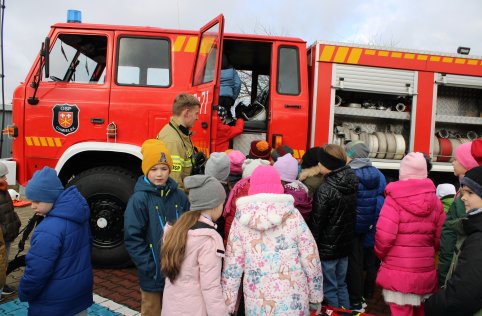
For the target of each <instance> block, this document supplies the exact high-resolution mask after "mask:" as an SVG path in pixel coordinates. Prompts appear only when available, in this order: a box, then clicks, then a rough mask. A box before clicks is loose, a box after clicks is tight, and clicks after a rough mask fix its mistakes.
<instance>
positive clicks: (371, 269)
mask: <svg viewBox="0 0 482 316" xmlns="http://www.w3.org/2000/svg"><path fill="white" fill-rule="evenodd" d="M386 186H387V181H386V179H385V176H383V177H380V186H379V188H378V191H377V208H376V211H375V220H374V221H373V223H372V225H371V226H370V229H369V231H368V233H367V234H366V236H365V239H364V240H363V268H364V269H365V271H366V273H365V282H364V290H363V293H364V297H365V298H367V299H370V298H373V292H374V291H375V280H376V278H377V272H378V268H379V267H380V260H378V258H377V256H376V255H375V250H374V247H375V233H376V227H377V222H378V218H379V217H380V211H381V210H382V207H383V203H384V202H385V195H384V193H385V187H386Z"/></svg>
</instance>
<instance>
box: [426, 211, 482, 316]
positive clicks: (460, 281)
mask: <svg viewBox="0 0 482 316" xmlns="http://www.w3.org/2000/svg"><path fill="white" fill-rule="evenodd" d="M461 220H462V225H463V230H464V232H465V234H466V235H467V237H466V239H465V241H464V243H463V245H462V248H461V249H460V254H459V257H458V261H457V266H456V268H455V271H454V272H453V274H452V277H451V278H450V280H449V281H448V282H447V286H446V287H445V288H444V289H441V290H440V291H438V292H437V293H435V294H434V295H432V296H431V297H430V298H429V299H428V300H427V301H426V302H425V304H424V305H425V315H437V316H442V315H473V314H475V313H476V312H477V311H479V310H480V309H482V282H481V281H480V280H482V250H481V249H482V208H481V209H478V210H476V211H473V212H471V213H469V214H467V217H465V218H463V219H461Z"/></svg>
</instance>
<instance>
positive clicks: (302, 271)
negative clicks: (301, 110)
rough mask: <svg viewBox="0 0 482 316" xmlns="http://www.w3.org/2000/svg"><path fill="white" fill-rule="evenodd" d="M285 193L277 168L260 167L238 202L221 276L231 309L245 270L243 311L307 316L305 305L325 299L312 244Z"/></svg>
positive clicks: (233, 307) (247, 313) (251, 314)
mask: <svg viewBox="0 0 482 316" xmlns="http://www.w3.org/2000/svg"><path fill="white" fill-rule="evenodd" d="M283 192H284V189H283V186H282V185H281V181H280V178H279V175H278V173H277V172H276V170H275V169H274V168H273V167H272V166H258V167H257V168H256V169H255V170H254V172H253V174H252V176H251V180H250V185H249V190H248V196H245V197H242V198H240V199H238V200H237V201H236V206H237V212H236V218H235V220H234V222H233V227H232V230H231V233H230V235H229V241H228V245H227V248H226V258H225V262H224V270H223V278H222V284H223V291H224V296H225V299H226V304H227V305H228V311H229V312H230V313H232V312H233V311H234V309H235V304H236V297H237V294H238V289H239V285H240V282H241V275H242V273H243V272H244V280H243V289H244V301H245V312H246V315H250V316H254V315H267V314H269V315H279V316H282V315H308V314H309V303H314V304H320V303H321V301H322V300H323V286H322V281H323V277H322V273H321V266H320V259H319V256H318V249H317V247H316V243H315V241H314V239H313V236H312V235H311V232H310V230H309V229H308V227H307V226H306V223H305V221H304V220H303V218H302V217H301V215H300V213H299V212H298V211H297V210H296V209H295V208H294V205H293V202H294V200H293V197H292V196H291V195H288V194H283Z"/></svg>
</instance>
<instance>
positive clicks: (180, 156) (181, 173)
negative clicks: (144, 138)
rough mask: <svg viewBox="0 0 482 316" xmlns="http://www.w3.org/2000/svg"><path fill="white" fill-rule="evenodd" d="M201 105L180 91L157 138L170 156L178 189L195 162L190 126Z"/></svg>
mask: <svg viewBox="0 0 482 316" xmlns="http://www.w3.org/2000/svg"><path fill="white" fill-rule="evenodd" d="M200 107H201V103H199V100H198V99H197V98H196V97H195V96H193V95H191V94H187V93H181V94H179V95H178V96H176V98H175V99H174V103H173V105H172V116H171V119H170V121H169V123H168V124H166V125H165V126H164V127H163V128H162V129H161V131H160V132H159V134H158V135H157V139H159V140H162V141H163V142H164V143H165V144H166V146H167V150H168V151H169V152H170V153H171V157H172V172H171V178H173V179H174V180H175V181H176V182H177V185H178V186H179V188H180V189H182V190H184V191H186V189H185V188H184V184H183V181H184V178H185V177H187V176H189V175H190V174H191V170H192V168H193V165H194V162H195V158H194V156H195V154H196V149H195V147H194V145H193V143H192V141H191V135H192V131H191V128H192V127H193V126H194V123H195V122H196V121H197V120H198V113H199V109H200Z"/></svg>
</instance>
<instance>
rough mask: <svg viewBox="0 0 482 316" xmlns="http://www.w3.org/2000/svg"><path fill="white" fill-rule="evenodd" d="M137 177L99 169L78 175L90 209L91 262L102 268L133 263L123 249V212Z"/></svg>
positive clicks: (121, 170) (116, 169)
mask: <svg viewBox="0 0 482 316" xmlns="http://www.w3.org/2000/svg"><path fill="white" fill-rule="evenodd" d="M136 180H137V176H136V175H135V174H134V173H132V172H130V171H128V170H126V169H124V168H120V167H96V168H92V169H89V170H86V171H84V172H81V173H80V174H79V175H77V176H76V177H75V178H74V179H72V181H70V182H69V184H68V185H69V186H71V185H75V186H76V187H77V189H78V190H79V191H80V193H82V195H83V196H84V197H85V199H86V200H87V203H88V204H89V207H90V214H91V217H90V225H91V229H92V237H93V241H92V263H93V264H94V266H96V267H101V268H124V267H128V266H130V265H131V264H132V263H131V260H130V257H129V254H128V253H127V251H126V249H125V247H124V211H125V209H126V206H127V202H128V200H129V197H130V196H131V195H132V192H133V190H134V185H135V183H136Z"/></svg>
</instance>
